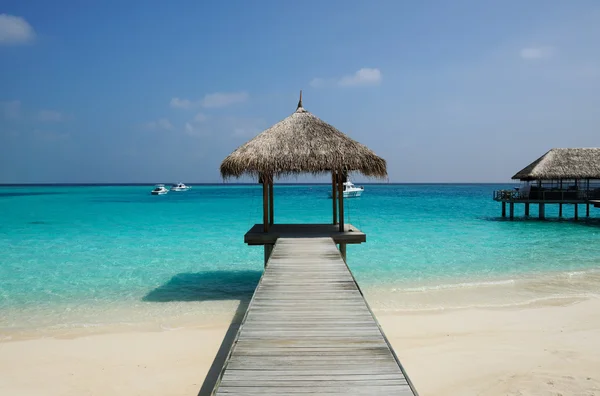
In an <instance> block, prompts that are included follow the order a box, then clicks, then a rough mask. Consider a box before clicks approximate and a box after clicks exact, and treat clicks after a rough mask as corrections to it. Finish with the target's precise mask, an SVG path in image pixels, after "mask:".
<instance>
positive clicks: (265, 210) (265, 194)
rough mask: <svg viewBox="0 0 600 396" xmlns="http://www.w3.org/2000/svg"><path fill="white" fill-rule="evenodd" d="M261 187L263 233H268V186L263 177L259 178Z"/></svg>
mask: <svg viewBox="0 0 600 396" xmlns="http://www.w3.org/2000/svg"><path fill="white" fill-rule="evenodd" d="M261 180H262V186H263V232H269V186H268V182H267V181H266V180H265V177H264V176H263V177H261Z"/></svg>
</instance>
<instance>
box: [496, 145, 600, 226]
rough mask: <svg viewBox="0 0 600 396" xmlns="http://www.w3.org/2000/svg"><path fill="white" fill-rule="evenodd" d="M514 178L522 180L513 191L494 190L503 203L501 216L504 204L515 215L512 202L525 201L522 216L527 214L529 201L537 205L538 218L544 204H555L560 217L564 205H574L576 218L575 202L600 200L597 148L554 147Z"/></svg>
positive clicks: (543, 210)
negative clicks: (507, 204) (508, 205)
mask: <svg viewBox="0 0 600 396" xmlns="http://www.w3.org/2000/svg"><path fill="white" fill-rule="evenodd" d="M512 179H513V180H519V181H521V185H520V186H519V188H517V189H515V190H500V191H496V192H494V199H495V200H496V201H500V202H502V216H503V217H505V216H506V208H505V206H506V203H509V204H510V217H511V218H513V216H514V213H513V212H514V204H515V203H524V204H525V216H529V204H530V203H537V204H539V217H540V218H544V217H545V209H544V208H545V204H558V207H559V209H558V215H559V217H562V212H563V210H562V209H563V204H572V205H574V206H573V207H574V217H575V219H577V217H578V205H580V204H585V205H586V216H589V215H590V204H595V203H596V202H597V200H598V199H600V148H553V149H551V150H549V151H547V152H546V153H545V154H544V155H542V156H541V157H539V158H538V159H536V160H535V161H533V162H532V163H530V164H529V165H527V166H526V167H525V168H523V169H521V170H520V171H519V172H517V173H516V174H515V175H514V176H513V177H512Z"/></svg>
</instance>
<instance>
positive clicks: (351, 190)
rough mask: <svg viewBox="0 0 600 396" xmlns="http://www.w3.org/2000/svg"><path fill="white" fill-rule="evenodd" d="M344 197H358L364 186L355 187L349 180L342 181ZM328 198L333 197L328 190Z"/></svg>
mask: <svg viewBox="0 0 600 396" xmlns="http://www.w3.org/2000/svg"><path fill="white" fill-rule="evenodd" d="M343 188H344V198H358V197H360V196H361V194H362V193H363V191H365V188H364V187H363V186H360V187H356V186H355V185H354V184H353V183H352V182H351V181H350V180H348V181H346V182H344V184H343ZM329 198H333V194H332V193H331V191H330V192H329Z"/></svg>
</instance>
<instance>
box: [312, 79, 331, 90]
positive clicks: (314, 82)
mask: <svg viewBox="0 0 600 396" xmlns="http://www.w3.org/2000/svg"><path fill="white" fill-rule="evenodd" d="M325 85H327V81H325V79H324V78H318V77H317V78H313V79H312V81H311V82H310V86H311V87H313V88H321V87H324V86H325Z"/></svg>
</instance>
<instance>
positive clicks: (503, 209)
mask: <svg viewBox="0 0 600 396" xmlns="http://www.w3.org/2000/svg"><path fill="white" fill-rule="evenodd" d="M502 217H506V202H504V201H502Z"/></svg>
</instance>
